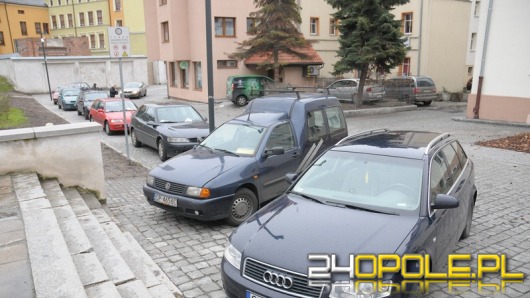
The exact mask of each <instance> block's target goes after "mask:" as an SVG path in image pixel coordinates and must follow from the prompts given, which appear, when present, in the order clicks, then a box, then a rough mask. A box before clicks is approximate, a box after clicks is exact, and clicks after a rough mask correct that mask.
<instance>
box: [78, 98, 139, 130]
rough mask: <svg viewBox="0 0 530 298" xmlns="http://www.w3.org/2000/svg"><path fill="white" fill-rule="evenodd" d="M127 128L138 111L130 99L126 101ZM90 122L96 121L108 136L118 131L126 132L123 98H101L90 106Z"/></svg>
mask: <svg viewBox="0 0 530 298" xmlns="http://www.w3.org/2000/svg"><path fill="white" fill-rule="evenodd" d="M124 103H125V115H126V121H125V123H126V124H127V127H129V125H130V124H131V115H132V114H133V113H134V112H136V110H138V108H137V107H136V105H135V104H134V103H133V102H132V101H130V100H129V99H124ZM89 120H90V122H92V121H95V122H98V123H100V124H101V125H103V130H104V131H105V133H107V134H108V135H110V134H113V133H114V132H116V131H124V129H125V126H124V121H123V103H122V99H121V98H100V99H96V100H94V102H93V103H92V105H91V106H90V114H89Z"/></svg>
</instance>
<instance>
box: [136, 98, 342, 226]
mask: <svg viewBox="0 0 530 298" xmlns="http://www.w3.org/2000/svg"><path fill="white" fill-rule="evenodd" d="M346 135H347V127H346V122H345V120H344V115H343V112H342V108H341V105H340V103H339V101H338V100H337V99H336V98H335V97H329V96H328V97H325V96H321V94H317V95H310V94H306V95H304V96H302V97H301V98H297V96H293V94H290V95H288V94H284V95H278V96H265V97H259V98H256V99H254V100H253V101H252V102H251V104H249V105H248V106H247V108H246V109H245V112H244V113H243V114H242V115H241V116H238V117H236V118H234V119H232V120H230V121H227V122H226V123H224V124H223V125H221V126H220V127H219V128H217V129H216V130H215V131H213V132H212V133H211V134H210V135H209V136H208V137H207V138H206V139H205V140H204V141H202V142H201V143H200V144H199V145H197V146H196V147H195V148H194V149H193V150H189V151H186V152H184V153H181V154H179V155H177V156H175V157H173V158H172V159H170V160H168V161H166V162H165V163H163V164H161V165H160V166H158V167H157V168H155V169H153V170H152V171H151V172H150V173H149V176H148V177H147V182H146V185H144V187H143V191H144V195H145V196H146V198H147V201H148V202H149V203H150V204H151V205H154V206H157V207H160V208H163V209H166V210H169V211H173V212H175V213H177V214H179V215H182V216H187V217H192V218H196V219H200V220H217V219H227V221H228V223H229V224H232V225H237V224H239V223H241V222H242V221H244V220H245V219H247V218H248V217H249V216H250V215H251V214H252V213H254V212H255V211H256V210H257V209H258V208H259V207H260V205H263V204H265V203H266V202H268V201H270V200H272V199H274V198H276V197H278V196H279V195H281V194H282V193H283V192H284V191H285V189H287V187H288V184H287V182H286V181H285V180H284V179H283V176H284V175H285V174H286V173H287V172H292V171H295V170H296V169H297V168H298V167H299V166H300V164H301V163H302V160H303V159H304V157H305V156H306V155H307V152H309V149H310V147H312V146H313V145H314V144H317V143H319V142H320V141H321V140H322V142H323V143H322V146H321V147H320V151H323V150H324V149H326V148H328V147H330V146H332V145H334V144H335V143H336V142H337V141H338V140H340V139H341V138H343V137H345V136H346ZM315 152H316V151H315Z"/></svg>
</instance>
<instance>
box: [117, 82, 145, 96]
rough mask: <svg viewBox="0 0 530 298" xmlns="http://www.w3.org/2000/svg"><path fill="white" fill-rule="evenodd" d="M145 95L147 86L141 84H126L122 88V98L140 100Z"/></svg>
mask: <svg viewBox="0 0 530 298" xmlns="http://www.w3.org/2000/svg"><path fill="white" fill-rule="evenodd" d="M146 95H147V85H145V84H144V83H142V82H128V83H125V86H124V87H123V97H126V98H140V97H142V96H146Z"/></svg>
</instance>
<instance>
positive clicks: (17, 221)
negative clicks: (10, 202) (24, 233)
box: [0, 215, 24, 234]
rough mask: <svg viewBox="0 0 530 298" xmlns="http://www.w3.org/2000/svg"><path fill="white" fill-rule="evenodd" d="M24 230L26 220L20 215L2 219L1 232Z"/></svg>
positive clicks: (0, 221)
mask: <svg viewBox="0 0 530 298" xmlns="http://www.w3.org/2000/svg"><path fill="white" fill-rule="evenodd" d="M20 230H24V222H23V221H22V218H21V217H19V216H18V215H15V216H10V217H5V218H2V219H0V234H2V233H8V232H13V231H20Z"/></svg>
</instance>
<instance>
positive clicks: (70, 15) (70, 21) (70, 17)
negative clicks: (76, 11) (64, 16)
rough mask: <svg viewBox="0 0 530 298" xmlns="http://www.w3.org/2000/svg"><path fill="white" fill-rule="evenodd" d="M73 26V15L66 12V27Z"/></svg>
mask: <svg viewBox="0 0 530 298" xmlns="http://www.w3.org/2000/svg"><path fill="white" fill-rule="evenodd" d="M73 26H74V17H73V15H72V14H71V13H69V14H68V27H70V28H72V27H73Z"/></svg>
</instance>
